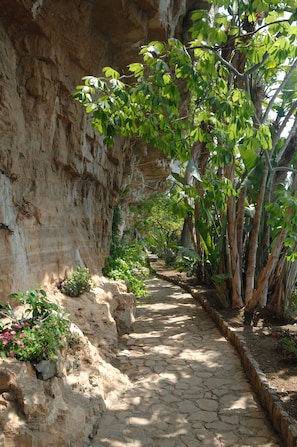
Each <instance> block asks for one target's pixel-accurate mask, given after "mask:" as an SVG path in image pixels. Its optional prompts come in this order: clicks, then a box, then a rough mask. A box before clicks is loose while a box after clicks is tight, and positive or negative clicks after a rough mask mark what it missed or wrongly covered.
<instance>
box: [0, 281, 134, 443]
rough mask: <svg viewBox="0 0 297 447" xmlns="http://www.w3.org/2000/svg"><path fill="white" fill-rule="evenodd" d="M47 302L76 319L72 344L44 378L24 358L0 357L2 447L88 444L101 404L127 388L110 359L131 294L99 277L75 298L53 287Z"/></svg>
mask: <svg viewBox="0 0 297 447" xmlns="http://www.w3.org/2000/svg"><path fill="white" fill-rule="evenodd" d="M51 300H52V301H55V302H56V303H58V304H59V305H63V307H64V309H65V311H67V313H69V315H70V318H71V320H72V321H75V325H74V324H72V333H73V340H74V341H73V345H72V346H71V345H70V347H68V349H67V351H65V352H63V355H62V357H61V358H62V360H61V361H60V362H59V364H58V368H57V369H58V371H56V372H57V374H56V375H55V376H54V377H51V376H49V377H50V378H49V379H48V380H40V379H39V378H37V374H36V369H35V368H34V367H33V366H32V365H31V364H30V363H29V362H19V361H17V360H15V359H2V360H1V364H0V444H1V445H3V446H5V447H85V446H90V445H92V444H91V443H92V437H93V435H94V433H95V432H96V429H98V424H100V418H101V415H102V413H103V412H104V410H105V408H106V405H107V404H108V403H109V402H110V401H113V400H114V399H118V398H119V394H120V393H121V391H123V390H124V389H126V388H127V387H130V386H131V383H130V382H129V380H128V378H127V377H126V376H124V375H123V374H121V372H120V371H119V370H118V369H117V368H115V367H113V366H112V365H111V363H110V359H111V358H112V357H113V355H114V353H115V350H116V348H117V343H118V334H119V332H120V333H123V332H126V331H130V330H131V327H132V325H133V322H134V316H135V297H134V295H132V294H131V293H127V291H126V289H125V287H124V286H123V285H122V284H121V283H115V282H113V283H109V282H107V281H105V282H104V281H103V282H102V283H101V284H100V287H99V286H98V287H96V288H95V289H93V290H92V291H91V292H89V293H86V294H84V295H82V296H80V297H78V298H69V297H65V296H64V295H62V294H61V293H60V292H58V291H56V292H55V294H54V295H52V296H51ZM45 366H46V365H45ZM49 369H50V368H49ZM54 369H55V368H54ZM38 370H39V368H38ZM43 372H47V371H46V369H45V368H43ZM39 377H40V375H39ZM44 378H45V379H47V377H44Z"/></svg>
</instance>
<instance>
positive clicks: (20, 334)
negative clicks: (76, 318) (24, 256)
mask: <svg viewBox="0 0 297 447" xmlns="http://www.w3.org/2000/svg"><path fill="white" fill-rule="evenodd" d="M10 298H14V299H15V300H17V301H18V302H19V303H20V304H22V305H23V306H24V308H23V312H22V314H21V315H17V314H16V313H15V311H14V310H13V309H12V307H11V305H10V304H2V307H1V310H0V317H1V319H2V321H1V322H0V356H1V357H2V358H5V357H11V358H16V359H17V360H20V361H30V362H31V363H33V364H34V363H38V362H40V361H41V360H52V361H54V362H57V360H58V357H59V355H60V352H61V349H62V348H63V347H64V346H65V345H66V342H67V336H68V334H69V326H70V321H69V320H68V315H67V314H66V313H64V312H63V311H62V309H61V308H60V307H59V306H58V305H57V304H55V303H51V302H49V301H48V300H47V298H46V292H45V291H44V290H43V289H34V290H31V291H27V292H22V291H20V292H18V293H13V294H11V295H10Z"/></svg>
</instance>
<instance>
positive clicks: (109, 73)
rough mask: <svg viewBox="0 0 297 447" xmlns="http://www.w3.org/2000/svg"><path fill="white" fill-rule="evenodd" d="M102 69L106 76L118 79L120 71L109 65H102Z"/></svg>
mask: <svg viewBox="0 0 297 447" xmlns="http://www.w3.org/2000/svg"><path fill="white" fill-rule="evenodd" d="M102 71H103V73H104V74H105V76H106V77H107V78H111V79H119V77H120V73H119V72H118V71H116V70H114V69H113V68H111V67H104V68H103V69H102Z"/></svg>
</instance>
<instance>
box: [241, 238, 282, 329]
mask: <svg viewBox="0 0 297 447" xmlns="http://www.w3.org/2000/svg"><path fill="white" fill-rule="evenodd" d="M287 233H288V231H287V230H281V231H280V232H279V234H278V236H277V238H276V240H275V242H274V245H273V248H272V250H271V253H270V255H269V257H268V260H267V263H266V265H265V267H264V268H263V270H262V272H261V274H260V277H259V280H258V284H257V288H256V290H255V291H254V293H253V296H252V298H251V299H250V301H249V302H248V304H247V305H246V307H245V312H244V313H245V323H246V324H249V323H250V321H251V315H250V314H251V313H253V312H254V309H255V307H256V306H257V304H258V302H259V301H260V299H261V297H262V294H263V293H264V291H265V290H267V288H268V281H269V278H270V276H271V274H272V272H273V271H274V270H275V268H276V266H277V263H278V262H279V257H280V255H281V252H282V250H283V245H284V241H285V238H286V236H287Z"/></svg>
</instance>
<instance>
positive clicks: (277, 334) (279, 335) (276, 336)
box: [273, 332, 281, 339]
mask: <svg viewBox="0 0 297 447" xmlns="http://www.w3.org/2000/svg"><path fill="white" fill-rule="evenodd" d="M273 336H274V338H276V339H278V338H280V337H281V334H279V333H278V332H276V333H275V334H274V335H273Z"/></svg>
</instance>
